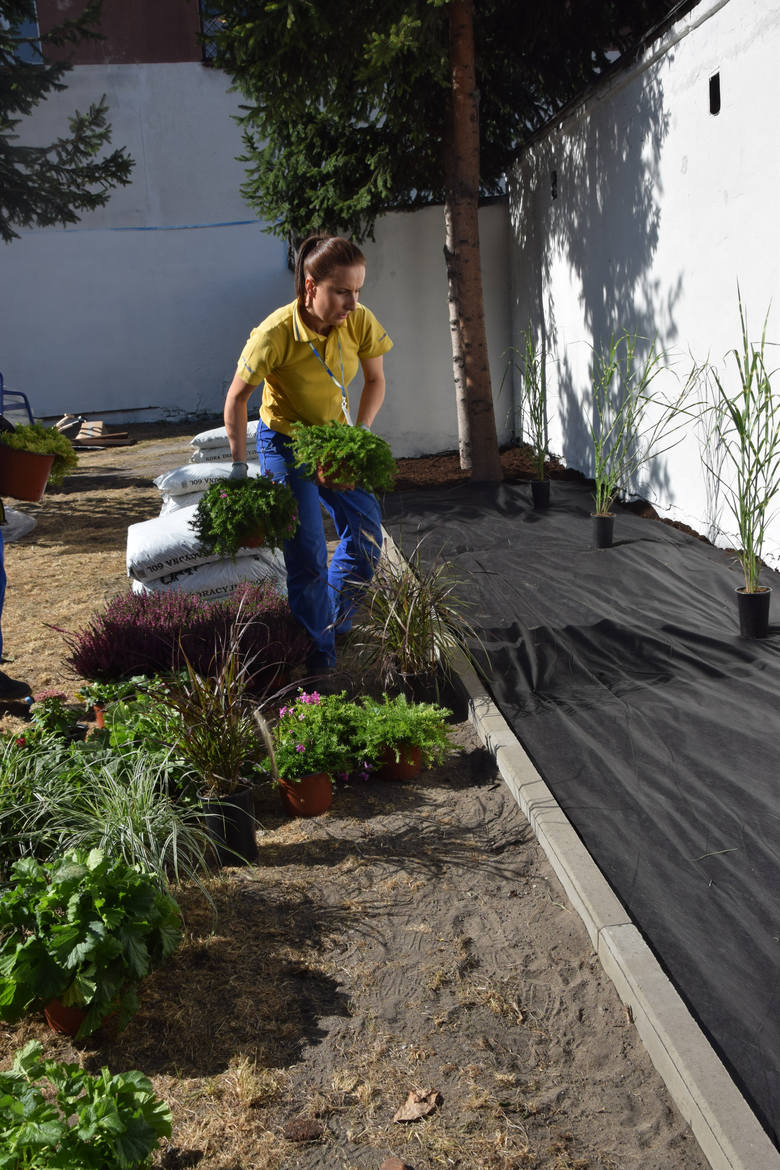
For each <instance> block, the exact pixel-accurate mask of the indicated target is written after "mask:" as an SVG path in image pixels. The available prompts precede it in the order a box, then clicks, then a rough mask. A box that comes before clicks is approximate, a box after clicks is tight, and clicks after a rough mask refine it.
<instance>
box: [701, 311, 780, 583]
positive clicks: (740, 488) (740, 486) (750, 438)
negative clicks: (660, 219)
mask: <svg viewBox="0 0 780 1170" xmlns="http://www.w3.org/2000/svg"><path fill="white" fill-rule="evenodd" d="M767 318H768V314H767V317H765V318H764V327H763V329H762V332H761V340H760V341H759V342H758V344H756V343H755V342H752V341H751V340H750V337H749V333H748V322H747V315H746V312H745V309H744V306H743V304H742V298H741V297H740V298H739V320H740V326H741V333H742V338H741V343H740V347H739V348H734V349H732V350H729V353H728V355H727V356H729V357H733V359H734V365H735V367H736V373H737V382H738V388H737V389H736V390H733V391H730V390H729V389H728V388H727V386H726V385H725V384H724V381H723V380H722V378H721V375H720V374H719V373H718V371H717V370H715V369H712V370H711V372H712V378H713V381H714V382H715V386H716V389H717V400H716V403H715V407H714V419H713V424H712V431H713V437H714V439H715V447H716V450H717V452H718V455H719V462H718V465H717V467H716V466H715V465H714V464H713V463H712V462H710V461H705V466H706V467H707V470H708V471H709V472H710V473H711V474H712V475H714V476H715V477H716V479H717V482H718V485H719V487H720V488H722V490H723V491H724V493H725V497H726V503H727V505H728V508H729V510H730V512H731V514H732V516H733V517H734V520H735V522H736V525H737V532H738V535H739V542H740V547H739V552H738V553H737V557H738V559H739V563H740V565H741V567H742V572H743V574H744V577H745V592H746V593H757V592H758V591H759V589H760V585H759V579H760V576H761V564H762V562H761V554H762V551H763V547H764V538H765V536H766V530H767V526H768V524H769V522H770V520H771V519H772V513H771V511H770V509H771V505H772V502H773V500H774V498H775V496H776V495H777V492H778V490H779V489H780V401H778V399H777V398H776V397H775V395H774V394H773V392H772V382H771V373H770V371H769V370H768V369H767V365H766V345H767V342H766V324H767Z"/></svg>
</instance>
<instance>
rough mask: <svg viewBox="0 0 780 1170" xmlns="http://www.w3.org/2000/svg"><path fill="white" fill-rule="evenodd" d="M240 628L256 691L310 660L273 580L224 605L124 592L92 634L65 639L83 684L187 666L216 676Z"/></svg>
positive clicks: (238, 592)
mask: <svg viewBox="0 0 780 1170" xmlns="http://www.w3.org/2000/svg"><path fill="white" fill-rule="evenodd" d="M236 626H237V627H238V630H239V633H238V645H239V652H240V654H241V655H242V657H246V658H250V657H252V658H253V659H254V660H255V666H254V667H253V674H252V679H251V680H250V683H249V687H250V689H251V691H252V692H253V693H264V692H266V691H267V690H268V689H269V688H270V687H271V686H272V685H273V683H274V682H275V681H278V679H279V676H280V674H283V673H285V672H286V671H287V670H288V669H289V667H291V666H293V665H297V664H298V663H299V662H301V661H303V659H304V658H305V656H306V652H307V650H308V637H307V635H306V633H305V631H304V630H303V628H302V627H301V626H300V625H299V623H298V622H297V621H296V619H295V618H294V617H293V616H292V613H291V612H290V607H289V605H288V603H287V599H286V597H284V596H283V594H282V593H281V592H280V590H279V588H278V586H276V585H274V584H273V583H271V582H262V583H260V584H257V585H250V584H245V585H240V586H239V587H238V588H237V589H235V590H234V591H233V593H232V594H231V595H230V597H228V598H225V599H223V600H220V601H206V600H204V599H203V598H201V597H198V596H197V595H196V594H192V593H152V594H146V595H143V594H135V593H129V592H128V593H123V594H120V595H119V596H118V597H115V598H112V600H111V601H109V603H108V605H107V606H106V608H105V610H104V611H103V612H102V613H99V614H96V615H95V616H94V617H92V618H91V619H90V621H89V623H88V624H87V626H86V627H85V628H84V629H82V630H79V631H78V632H77V633H75V634H73V633H68V632H66V631H62V630H61V631H60V633H62V634H63V635H64V638H65V642H66V645H67V647H68V653H67V654H66V657H65V661H66V662H67V663H68V665H69V666H72V667H73V669H74V670H75V671H76V672H77V673H78V674H79V675H80V676H81V677H82V678H85V679H90V680H98V681H101V682H107V681H112V680H118V679H122V678H128V677H130V676H132V675H135V674H157V673H159V674H166V673H168V672H178V671H180V670H182V669H184V667H185V665H186V662H187V661H189V663H190V664H191V666H192V667H193V669H194V670H196V671H197V672H199V673H204V674H205V673H208V672H209V671H210V669H211V668H213V664H214V662H215V660H216V661H218V660H219V651H220V648H224V647H227V645H228V644H229V641H230V637H231V632H232V631H233V629H234V627H236Z"/></svg>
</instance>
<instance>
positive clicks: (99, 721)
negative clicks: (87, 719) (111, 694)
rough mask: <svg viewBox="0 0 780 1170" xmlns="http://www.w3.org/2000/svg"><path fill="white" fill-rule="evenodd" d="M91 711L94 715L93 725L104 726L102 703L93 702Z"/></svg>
mask: <svg viewBox="0 0 780 1170" xmlns="http://www.w3.org/2000/svg"><path fill="white" fill-rule="evenodd" d="M92 713H93V715H94V716H95V726H96V727H105V726H106V713H105V709H104V707H103V705H102V704H101V703H93V704H92Z"/></svg>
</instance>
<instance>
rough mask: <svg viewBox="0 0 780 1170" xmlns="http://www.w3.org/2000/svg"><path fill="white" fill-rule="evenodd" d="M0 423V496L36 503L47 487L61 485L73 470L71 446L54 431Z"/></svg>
mask: <svg viewBox="0 0 780 1170" xmlns="http://www.w3.org/2000/svg"><path fill="white" fill-rule="evenodd" d="M0 422H2V424H3V425H2V426H0V496H11V497H12V498H13V499H15V500H28V501H32V502H35V501H37V500H40V499H41V498H42V497H43V493H44V492H45V490H46V486H47V484H49V483H51V484H53V485H55V486H57V485H59V484H61V483H62V481H63V479H64V478H65V476H66V475H67V474H68V472H69V471H72V470H73V469H74V468H75V467H76V465H77V463H78V457H77V455H76V452H75V451H74V450H73V444H72V443H71V441H70V439H68V437H67V435H63V434H61V432H60V431H58V430H57V428H56V427H44V426H42V425H41V424H40V423H26V424H24V425H22V424H20V425H19V426H16V427H14V426H12V425H11V424H10V423H9V422H8V421H7V420H6V419H2V420H0Z"/></svg>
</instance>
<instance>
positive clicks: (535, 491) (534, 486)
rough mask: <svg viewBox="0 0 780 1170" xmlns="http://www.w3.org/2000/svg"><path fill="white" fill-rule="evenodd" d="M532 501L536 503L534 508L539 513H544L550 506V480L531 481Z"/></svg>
mask: <svg viewBox="0 0 780 1170" xmlns="http://www.w3.org/2000/svg"><path fill="white" fill-rule="evenodd" d="M531 499H532V500H533V502H534V508H535V509H536V511H537V512H543V511H544V509H545V508H549V506H550V481H549V479H532V480H531Z"/></svg>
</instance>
